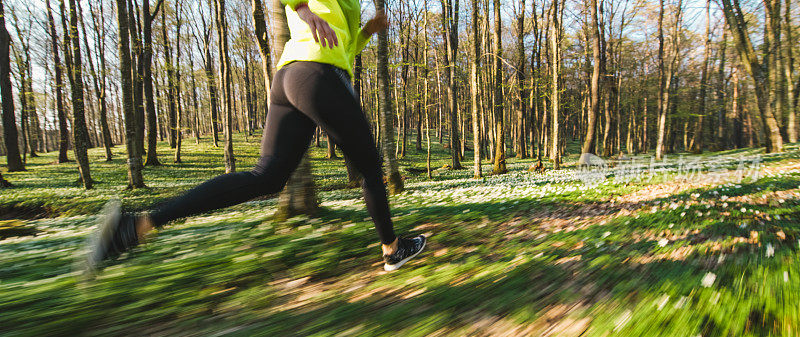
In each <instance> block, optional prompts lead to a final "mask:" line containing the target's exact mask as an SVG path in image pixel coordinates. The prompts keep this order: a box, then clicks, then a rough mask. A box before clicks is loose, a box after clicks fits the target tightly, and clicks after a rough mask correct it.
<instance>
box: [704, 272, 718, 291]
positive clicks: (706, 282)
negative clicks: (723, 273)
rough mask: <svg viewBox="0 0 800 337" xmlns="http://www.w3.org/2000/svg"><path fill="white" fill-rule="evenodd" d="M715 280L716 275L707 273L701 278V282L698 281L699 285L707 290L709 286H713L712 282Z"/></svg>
mask: <svg viewBox="0 0 800 337" xmlns="http://www.w3.org/2000/svg"><path fill="white" fill-rule="evenodd" d="M716 279H717V275H715V274H714V273H712V272H708V273H706V276H703V280H702V281H700V284H702V285H703V287H706V288H708V287H710V286H711V285H713V284H714V281H715V280H716Z"/></svg>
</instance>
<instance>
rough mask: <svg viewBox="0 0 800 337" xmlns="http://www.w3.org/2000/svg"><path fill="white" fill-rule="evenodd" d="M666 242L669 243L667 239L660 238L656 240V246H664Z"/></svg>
mask: <svg viewBox="0 0 800 337" xmlns="http://www.w3.org/2000/svg"><path fill="white" fill-rule="evenodd" d="M668 243H669V240H667V239H665V238H662V239H661V240H658V246H659V247H664V246H666V245H667V244H668Z"/></svg>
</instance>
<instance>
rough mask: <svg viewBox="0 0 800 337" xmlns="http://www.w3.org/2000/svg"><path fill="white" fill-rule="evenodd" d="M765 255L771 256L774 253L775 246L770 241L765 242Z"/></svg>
mask: <svg viewBox="0 0 800 337" xmlns="http://www.w3.org/2000/svg"><path fill="white" fill-rule="evenodd" d="M766 255H767V257H772V256H773V255H775V247H773V246H772V244H771V243H768V244H767V252H766Z"/></svg>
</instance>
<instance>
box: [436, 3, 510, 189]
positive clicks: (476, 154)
mask: <svg viewBox="0 0 800 337" xmlns="http://www.w3.org/2000/svg"><path fill="white" fill-rule="evenodd" d="M524 1H525V0H523V2H524ZM522 8H523V10H524V8H525V6H523V7H522ZM520 34H521V32H520ZM472 42H473V49H472V57H473V60H472V65H471V67H470V81H469V84H470V96H471V98H472V151H473V155H472V159H473V162H474V171H473V174H472V177H473V178H475V179H480V178H481V177H483V172H482V171H481V132H480V120H481V118H482V117H481V116H480V110H479V107H478V67H479V64H480V60H481V48H480V40H479V39H478V0H472ZM426 91H427V90H426Z"/></svg>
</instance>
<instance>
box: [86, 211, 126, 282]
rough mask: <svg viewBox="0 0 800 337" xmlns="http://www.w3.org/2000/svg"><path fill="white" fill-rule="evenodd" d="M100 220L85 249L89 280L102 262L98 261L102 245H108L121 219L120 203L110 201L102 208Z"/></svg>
mask: <svg viewBox="0 0 800 337" xmlns="http://www.w3.org/2000/svg"><path fill="white" fill-rule="evenodd" d="M101 214H102V218H101V220H100V221H98V222H99V226H98V228H97V231H96V232H95V234H94V235H92V236H90V238H89V242H88V245H87V247H86V257H85V259H84V263H85V265H84V268H83V269H84V272H85V275H86V276H87V277H89V278H91V277H92V276H93V275H94V274H95V273H96V272H97V270H98V269H99V267H100V264H101V263H102V262H103V261H102V260H100V259H98V257H97V254H98V251H100V250H103V249H104V247H102V246H104V245H108V244H109V242H110V241H111V239H112V236H113V234H114V229H116V225H117V224H118V222H119V219H120V217H122V203H121V202H120V201H119V200H111V201H109V202H107V203H106V205H105V206H103V211H102V213H101Z"/></svg>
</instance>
